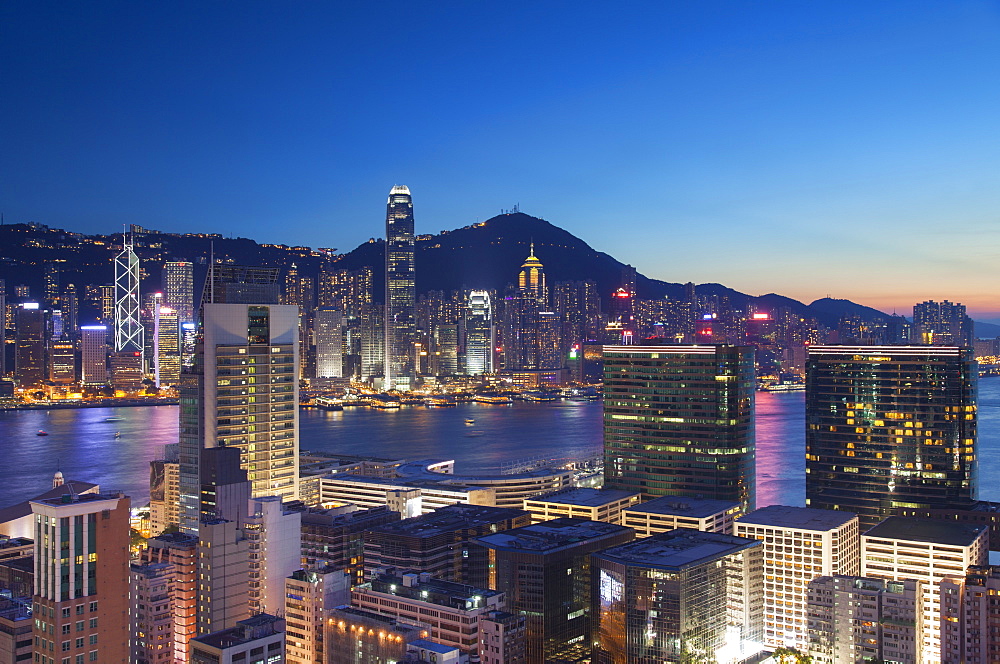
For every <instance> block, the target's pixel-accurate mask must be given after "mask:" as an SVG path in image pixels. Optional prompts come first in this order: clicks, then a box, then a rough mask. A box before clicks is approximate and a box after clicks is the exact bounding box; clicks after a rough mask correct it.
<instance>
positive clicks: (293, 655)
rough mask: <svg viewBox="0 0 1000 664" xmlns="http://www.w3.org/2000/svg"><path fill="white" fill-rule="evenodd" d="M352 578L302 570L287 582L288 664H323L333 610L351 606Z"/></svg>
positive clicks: (339, 572)
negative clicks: (326, 630) (325, 636)
mask: <svg viewBox="0 0 1000 664" xmlns="http://www.w3.org/2000/svg"><path fill="white" fill-rule="evenodd" d="M350 602H351V575H350V574H348V572H347V571H346V570H343V569H338V568H335V567H319V568H317V569H311V570H306V569H299V570H296V571H295V572H293V573H292V574H291V575H289V576H288V578H286V579H285V608H284V611H283V615H284V616H285V619H286V620H287V623H286V627H287V629H286V632H287V639H286V641H285V648H286V653H285V656H286V658H287V661H288V664H317V663H318V664H322V663H323V662H325V661H326V659H325V658H324V656H323V628H324V626H325V623H326V613H327V611H329V610H330V609H332V608H334V607H337V606H343V605H345V604H350Z"/></svg>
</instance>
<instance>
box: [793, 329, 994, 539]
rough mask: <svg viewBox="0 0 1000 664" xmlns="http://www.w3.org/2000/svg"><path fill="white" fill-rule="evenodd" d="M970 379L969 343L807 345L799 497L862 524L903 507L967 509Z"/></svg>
mask: <svg viewBox="0 0 1000 664" xmlns="http://www.w3.org/2000/svg"><path fill="white" fill-rule="evenodd" d="M977 377H978V373H977V367H976V362H975V358H974V357H973V353H972V351H971V350H970V349H968V348H959V347H954V346H951V347H949V346H813V347H811V348H809V353H808V361H807V365H806V504H807V505H808V506H809V507H817V508H821V509H840V510H847V511H849V512H854V513H855V514H857V515H858V516H859V517H860V519H861V527H862V530H863V529H865V528H866V527H871V526H874V525H875V524H877V523H878V522H879V521H881V520H882V519H884V518H886V517H887V516H890V515H893V514H896V513H897V512H898V510H899V509H901V508H914V509H920V508H935V507H937V508H947V507H956V508H963V507H965V508H967V507H968V506H969V505H970V503H971V502H972V501H973V500H975V498H976V380H977Z"/></svg>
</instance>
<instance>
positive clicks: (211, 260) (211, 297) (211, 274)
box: [208, 240, 215, 304]
mask: <svg viewBox="0 0 1000 664" xmlns="http://www.w3.org/2000/svg"><path fill="white" fill-rule="evenodd" d="M208 303H209V304H215V240H209V242H208Z"/></svg>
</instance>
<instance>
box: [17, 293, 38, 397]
mask: <svg viewBox="0 0 1000 664" xmlns="http://www.w3.org/2000/svg"><path fill="white" fill-rule="evenodd" d="M15 325H16V326H17V329H16V333H17V340H16V341H17V347H16V350H15V355H14V371H15V374H14V375H15V377H16V378H17V383H18V387H22V388H24V387H38V386H40V385H41V384H42V382H43V381H44V380H45V311H44V310H43V309H42V308H41V307H40V306H39V304H38V302H24V303H22V304H21V306H20V307H18V309H17V319H16V322H15Z"/></svg>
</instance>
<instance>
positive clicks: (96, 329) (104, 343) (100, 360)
mask: <svg viewBox="0 0 1000 664" xmlns="http://www.w3.org/2000/svg"><path fill="white" fill-rule="evenodd" d="M80 382H81V383H83V384H84V385H104V384H105V383H107V382H108V328H107V326H106V325H84V326H83V327H81V328H80Z"/></svg>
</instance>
